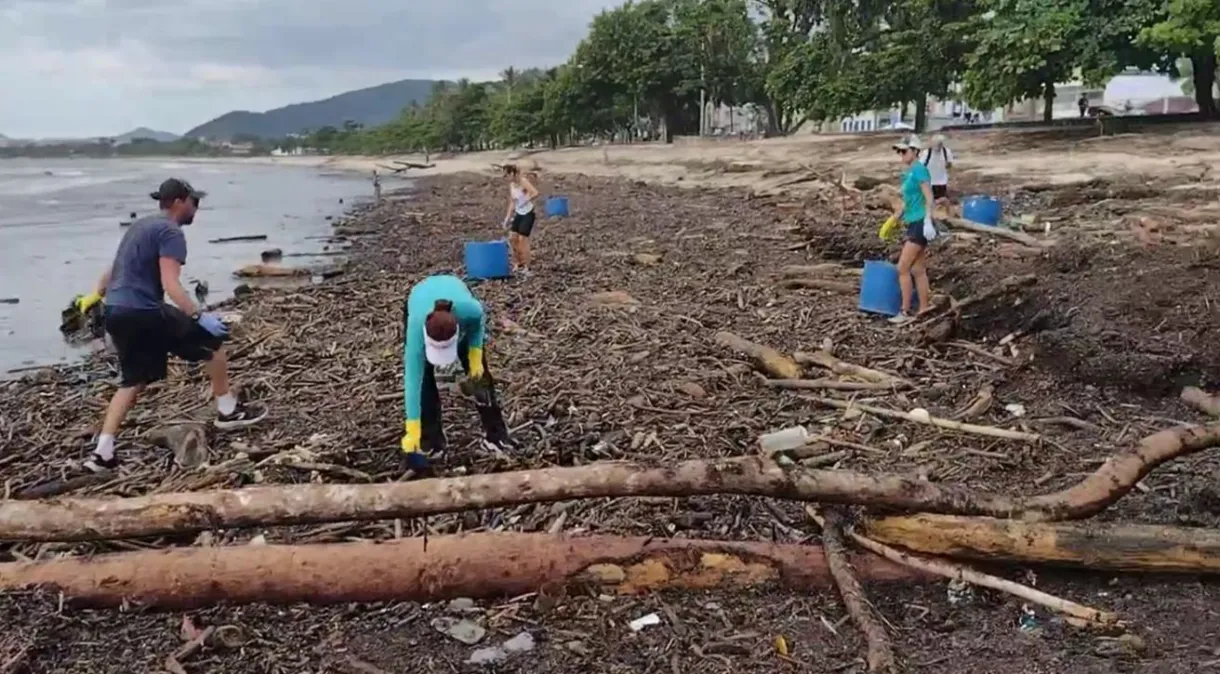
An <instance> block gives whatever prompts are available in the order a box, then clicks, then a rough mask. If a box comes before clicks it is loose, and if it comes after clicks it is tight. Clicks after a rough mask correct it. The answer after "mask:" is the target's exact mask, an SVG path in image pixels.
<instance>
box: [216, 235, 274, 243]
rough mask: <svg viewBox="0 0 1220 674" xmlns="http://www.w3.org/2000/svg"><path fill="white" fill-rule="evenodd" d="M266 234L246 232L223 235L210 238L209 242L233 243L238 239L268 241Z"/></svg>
mask: <svg viewBox="0 0 1220 674" xmlns="http://www.w3.org/2000/svg"><path fill="white" fill-rule="evenodd" d="M266 240H267V235H266V234H246V235H244V236H223V237H221V238H219V239H210V240H209V241H208V243H233V242H236V241H266Z"/></svg>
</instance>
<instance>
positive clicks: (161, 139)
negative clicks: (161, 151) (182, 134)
mask: <svg viewBox="0 0 1220 674" xmlns="http://www.w3.org/2000/svg"><path fill="white" fill-rule="evenodd" d="M178 138H179V136H178V135H177V134H172V133H170V132H168V131H156V130H154V129H150V128H148V127H145V126H141V127H140V128H138V129H132V130H131V131H128V132H127V133H125V134H123V135H121V136H115V137H114V144H115V145H123V144H125V143H130V142H132V141H134V140H141V139H143V140H155V141H157V142H158V143H172V142H174V141H176V140H178Z"/></svg>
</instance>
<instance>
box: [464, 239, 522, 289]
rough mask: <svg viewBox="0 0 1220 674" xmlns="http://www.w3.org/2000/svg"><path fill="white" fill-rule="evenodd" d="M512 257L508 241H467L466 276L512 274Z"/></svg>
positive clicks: (496, 277) (496, 276)
mask: <svg viewBox="0 0 1220 674" xmlns="http://www.w3.org/2000/svg"><path fill="white" fill-rule="evenodd" d="M512 273H513V265H512V258H511V256H510V255H509V252H508V242H507V241H468V242H466V277H467V278H470V279H475V280H485V279H501V278H508V277H509V276H512Z"/></svg>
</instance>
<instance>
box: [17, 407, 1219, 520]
mask: <svg viewBox="0 0 1220 674" xmlns="http://www.w3.org/2000/svg"><path fill="white" fill-rule="evenodd" d="M1217 444H1220V423H1214V424H1210V425H1207V426H1188V427H1181V428H1174V429H1169V430H1165V431H1161V432H1159V433H1156V434H1154V435H1151V436H1149V437H1147V438H1144V439H1143V440H1141V441H1140V442H1139V444H1137V445H1136V446H1135V447H1134V448H1131V449H1128V450H1125V451H1123V452H1120V453H1119V454H1116V455H1114V456H1113V457H1111V458H1110V459H1109V460H1108V461H1106V463H1105V464H1104V465H1103V466H1102V467H1101V468H1099V469H1098V470H1097V471H1096V472H1095V473H1093V474H1092V475H1090V476H1089V477H1087V478H1085V479H1084V480H1083V481H1081V482H1080V483H1078V484H1077V485H1075V486H1073V487H1071V488H1069V489H1066V490H1063V491H1060V492H1055V493H1052V494H1045V495H1042V496H1034V497H1023V496H1022V497H1013V496H1006V495H1002V494H989V493H985V492H978V491H974V490H971V489H967V488H965V487H960V486H954V485H946V486H942V485H937V484H934V483H931V482H926V481H923V480H920V479H917V478H914V477H908V476H904V475H878V476H873V475H866V474H862V473H854V472H850V471H838V470H804V469H801V468H788V469H786V468H781V467H780V466H778V465H777V464H776V463H774V462H773V461H771V460H770V459H768V458H764V457H759V456H749V457H742V458H736V459H721V460H704V461H685V462H682V463H678V464H673V465H668V466H648V465H642V464H638V463H626V462H621V463H620V462H615V463H609V462H607V463H596V464H591V465H588V466H580V467H573V468H547V469H542V470H527V471H519V472H511V473H493V474H488V475H471V476H467V477H454V478H443V479H430V480H418V481H414V482H394V483H388V484H301V485H288V486H279V487H253V488H249V489H237V490H231V491H203V492H181V493H170V494H150V495H147V496H139V497H135V498H124V499H68V498H65V499H55V500H48V501H5V502H0V540H37V541H77V540H97V539H107V538H135V537H139V536H159V535H166V534H180V533H188V532H196V531H203V530H206V529H216V528H225V527H252V526H265V525H285V524H316V523H322V522H343V521H353V520H378V519H390V518H401V517H419V516H423V515H434V514H438V513H445V512H460V511H464V510H474V509H478V508H494V507H501V506H509V505H516V504H521V503H547V502H553V501H563V500H569V499H578V498H597V497H623V496H673V497H681V496H697V495H705V494H750V495H756V496H769V497H772V498H783V499H793V500H800V501H821V502H825V503H844V504H859V505H870V506H882V507H891V508H900V509H904V510H912V511H919V512H932V513H947V514H956V515H985V516H990V517H1011V518H1016V519H1023V520H1028V521H1046V520H1066V519H1080V518H1084V517H1089V516H1091V515H1094V514H1096V513H1098V512H1100V511H1102V510H1104V509H1105V508H1106V507H1107V506H1109V505H1110V504H1112V503H1114V502H1115V501H1117V500H1118V499H1119V498H1122V496H1123V495H1124V494H1126V493H1127V492H1128V491H1130V490H1131V488H1132V487H1134V485H1135V484H1136V483H1137V482H1139V481H1140V480H1141V479H1143V477H1144V476H1145V475H1147V474H1148V473H1149V472H1151V471H1152V469H1154V468H1155V467H1156V466H1158V465H1160V464H1162V463H1164V462H1165V461H1168V460H1170V459H1173V458H1176V457H1179V456H1184V455H1186V454H1190V453H1193V452H1197V451H1199V450H1202V449H1205V448H1207V447H1211V446H1213V445H1217Z"/></svg>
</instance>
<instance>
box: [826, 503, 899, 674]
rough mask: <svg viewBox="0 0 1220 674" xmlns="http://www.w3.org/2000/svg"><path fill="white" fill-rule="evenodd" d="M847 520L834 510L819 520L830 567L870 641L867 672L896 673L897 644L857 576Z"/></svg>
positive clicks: (831, 575) (853, 616) (852, 616)
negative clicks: (845, 531) (853, 563)
mask: <svg viewBox="0 0 1220 674" xmlns="http://www.w3.org/2000/svg"><path fill="white" fill-rule="evenodd" d="M846 521H847V518H846V517H844V516H843V515H842V514H841V513H839V512H838V511H836V510H833V509H831V510H828V511H826V515H825V517H824V518H819V519H818V520H817V522H818V524H819V525H820V526H821V527H822V543H823V545H824V547H825V555H826V567H827V570H828V571H829V572H830V577H831V578H833V579H834V581H835V587H838V588H839V595H840V596H841V597H843V605H844V606H845V607H846V608H847V614H848V615H850V616H851V619H852V621H853V622H854V623H856V626H857V627H859V628H860V631H861V632H863V633H864V640H865V642H866V643H867V644H868V657H867V662H868V671H870V672H891V673H892V672H897V671H898V663H897V662H896V661H895V660H894V646H893V644H892V643H891V642H890V635H889V634H888V633H887V632H886V631H885V625H883V624H882V623H881V621H880V620H879V619H878V618H877V614H876V613H875V612H874V611H873V606H872V604H871V603H869V601H868V598H867V597H866V596H865V595H864V588H862V587H861V586H860V581H859V579H857V578H856V572H855V569H854V568H852V564H851V561H850V558H849V556H848V553H847V542H846V541H845V535H844V526H845V523H846Z"/></svg>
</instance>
